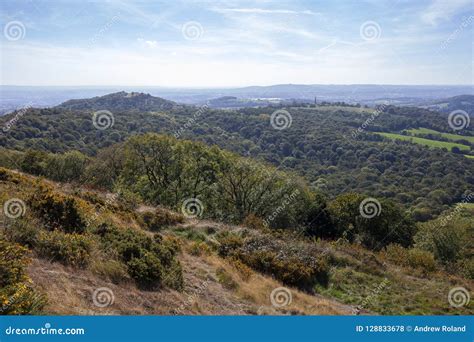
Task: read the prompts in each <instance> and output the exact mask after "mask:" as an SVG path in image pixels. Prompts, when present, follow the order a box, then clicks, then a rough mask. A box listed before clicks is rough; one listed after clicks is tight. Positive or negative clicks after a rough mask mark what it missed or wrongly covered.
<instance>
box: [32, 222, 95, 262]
mask: <svg viewBox="0 0 474 342" xmlns="http://www.w3.org/2000/svg"><path fill="white" fill-rule="evenodd" d="M36 250H37V251H38V253H39V255H40V256H42V257H44V258H48V259H50V260H51V261H58V262H60V263H63V264H64V265H69V266H74V267H85V266H87V264H88V263H89V261H90V256H91V253H92V250H93V239H92V238H91V237H90V236H88V235H83V234H77V233H63V232H62V231H59V230H54V231H40V232H39V234H38V239H37V244H36Z"/></svg>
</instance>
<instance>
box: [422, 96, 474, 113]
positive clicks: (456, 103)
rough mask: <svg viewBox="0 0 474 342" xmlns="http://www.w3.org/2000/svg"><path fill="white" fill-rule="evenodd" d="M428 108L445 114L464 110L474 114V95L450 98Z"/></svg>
mask: <svg viewBox="0 0 474 342" xmlns="http://www.w3.org/2000/svg"><path fill="white" fill-rule="evenodd" d="M427 108H429V109H434V110H438V111H440V112H443V113H451V112H452V111H454V110H464V111H465V112H467V113H469V114H474V95H459V96H453V97H448V98H446V99H444V100H439V101H436V102H434V103H432V104H430V105H428V106H427Z"/></svg>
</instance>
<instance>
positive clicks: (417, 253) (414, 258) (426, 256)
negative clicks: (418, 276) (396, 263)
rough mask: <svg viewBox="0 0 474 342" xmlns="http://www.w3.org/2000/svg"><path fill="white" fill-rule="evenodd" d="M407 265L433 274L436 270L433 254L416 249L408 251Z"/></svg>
mask: <svg viewBox="0 0 474 342" xmlns="http://www.w3.org/2000/svg"><path fill="white" fill-rule="evenodd" d="M408 265H409V266H410V267H413V268H418V269H421V270H423V271H425V272H433V271H435V270H436V261H435V259H434V256H433V253H430V252H428V251H423V250H421V249H418V248H412V249H409V250H408Z"/></svg>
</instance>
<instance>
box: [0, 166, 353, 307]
mask: <svg viewBox="0 0 474 342" xmlns="http://www.w3.org/2000/svg"><path fill="white" fill-rule="evenodd" d="M8 175H9V179H8V180H0V204H2V205H3V203H5V202H6V201H7V200H8V199H11V198H18V199H22V200H23V201H24V202H25V203H28V198H29V197H30V195H31V193H32V192H33V191H34V190H33V189H34V187H35V184H36V183H35V182H36V181H37V180H38V178H36V177H33V176H29V175H25V174H22V173H19V172H16V171H8ZM10 175H11V177H10ZM40 182H43V183H47V184H49V185H52V186H54V188H55V190H56V191H58V192H60V193H65V194H69V195H72V196H74V197H75V198H76V199H77V200H78V201H81V203H83V208H84V209H85V210H86V211H87V214H89V215H91V212H90V211H89V210H91V209H92V208H95V209H93V210H96V213H97V214H98V215H100V216H101V217H106V218H107V219H108V220H109V221H111V222H113V223H114V224H115V225H116V226H117V227H120V228H123V229H125V228H133V229H143V228H142V227H141V226H140V223H139V222H138V221H137V220H136V219H135V214H137V212H130V211H127V210H123V209H120V206H118V203H116V202H111V203H110V204H109V206H108V207H107V208H106V207H103V206H102V207H100V206H99V207H97V206H95V205H94V203H92V202H89V201H88V198H91V193H92V192H91V191H86V190H84V189H80V188H78V187H77V186H72V185H70V184H59V183H54V182H51V181H46V180H41V181H40ZM93 194H94V195H95V196H98V197H99V198H102V199H103V200H104V201H105V200H106V194H104V193H97V192H93ZM143 207H144V206H141V207H140V208H141V209H142V208H143ZM145 208H146V207H145ZM148 209H154V208H148ZM137 210H138V209H137ZM161 210H164V209H161ZM26 213H27V214H28V215H30V214H31V210H29V208H28V207H26ZM4 222H7V218H6V217H5V216H4V212H3V210H2V211H0V233H1V231H2V230H3V229H5V225H4V224H5V223H4ZM199 224H200V221H195V220H189V221H188V222H186V223H185V224H184V226H182V225H177V226H171V227H169V228H168V230H167V231H166V232H163V235H164V236H170V235H173V236H176V237H177V238H178V239H179V241H180V244H181V252H180V254H179V257H178V259H179V261H180V262H181V265H182V267H183V275H184V280H185V288H184V290H183V291H182V292H179V291H176V290H171V289H163V290H155V291H147V290H141V289H139V288H138V287H137V286H136V285H135V283H134V282H133V281H131V280H130V279H129V278H128V279H125V278H124V279H121V280H120V281H116V280H115V281H112V280H111V279H110V278H109V277H107V276H105V275H104V274H103V273H101V272H99V271H98V269H101V268H97V267H96V266H97V261H96V260H95V259H93V260H92V261H91V264H90V265H89V266H88V267H87V268H86V269H78V268H73V267H69V266H64V265H62V264H60V263H52V262H50V261H49V260H46V259H43V258H40V257H39V256H38V255H36V253H35V252H32V253H31V257H32V263H31V265H30V266H29V268H28V273H29V276H30V277H31V279H32V280H33V283H34V287H35V288H37V289H38V290H39V291H40V292H42V293H45V294H46V295H47V297H48V306H47V307H46V309H45V313H47V314H57V315H95V314H99V315H106V314H107V315H108V314H115V315H144V314H158V315H173V314H176V311H175V310H176V309H177V308H179V307H181V306H182V305H183V308H182V309H181V311H180V314H187V315H202V314H204V315H211V314H212V315H248V314H251V315H256V314H272V315H286V314H299V315H308V314H312V315H347V314H351V313H352V311H353V308H352V307H351V306H347V305H343V304H341V303H339V302H337V301H336V300H333V299H326V298H322V297H320V296H313V295H310V294H307V293H303V292H301V291H299V290H297V289H293V288H291V292H292V295H293V301H292V303H291V304H290V305H288V306H285V307H282V308H275V307H273V306H272V305H271V302H270V293H271V292H272V290H273V289H275V288H278V287H282V286H283V284H282V283H280V282H278V281H276V280H274V279H272V278H271V277H269V276H265V275H262V274H259V273H257V272H254V271H251V270H249V274H246V276H245V277H243V276H242V274H241V273H239V272H238V271H237V270H236V269H235V267H233V265H232V264H231V263H229V261H228V260H224V259H222V258H220V257H218V256H217V254H216V253H215V252H213V251H211V253H210V254H206V253H202V254H196V253H195V252H194V251H193V250H192V248H191V247H192V244H194V243H195V241H194V240H193V239H192V238H186V237H183V235H182V234H181V235H180V234H179V232H181V231H183V229H184V230H189V231H193V230H194V229H198V228H197V227H196V228H195V226H198V225H199ZM210 225H214V226H215V229H216V230H218V229H230V228H229V227H227V226H223V225H220V224H216V223H213V222H209V223H207V226H210ZM37 229H40V228H39V227H38V228H37ZM150 234H151V232H150ZM100 287H108V288H110V289H112V291H113V293H114V296H115V302H114V304H113V305H111V306H108V307H105V308H99V307H96V306H95V305H94V304H93V301H92V295H93V292H94V290H95V289H97V288H100Z"/></svg>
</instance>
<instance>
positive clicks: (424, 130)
mask: <svg viewBox="0 0 474 342" xmlns="http://www.w3.org/2000/svg"><path fill="white" fill-rule="evenodd" d="M406 132H408V133H409V134H411V135H415V136H416V135H419V134H433V135H439V136H441V137H444V138H446V139H449V140H452V141H459V140H467V141H469V142H470V143H473V144H474V137H467V136H462V135H457V134H452V133H444V132H438V131H435V130H433V129H429V128H423V127H421V128H418V129H408V130H406Z"/></svg>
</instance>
